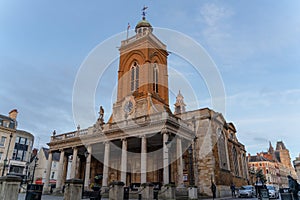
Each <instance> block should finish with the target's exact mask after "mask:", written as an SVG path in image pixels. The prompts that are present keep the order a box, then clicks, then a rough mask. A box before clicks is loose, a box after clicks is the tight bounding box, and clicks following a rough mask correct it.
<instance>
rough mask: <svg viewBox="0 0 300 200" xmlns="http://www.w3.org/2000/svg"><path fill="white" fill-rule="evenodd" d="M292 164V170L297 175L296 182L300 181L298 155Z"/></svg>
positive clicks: (299, 160)
mask: <svg viewBox="0 0 300 200" xmlns="http://www.w3.org/2000/svg"><path fill="white" fill-rule="evenodd" d="M293 164H294V168H295V170H296V173H297V177H298V181H300V154H299V156H298V157H296V159H295V160H294V161H293Z"/></svg>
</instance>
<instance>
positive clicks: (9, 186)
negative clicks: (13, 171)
mask: <svg viewBox="0 0 300 200" xmlns="http://www.w3.org/2000/svg"><path fill="white" fill-rule="evenodd" d="M21 181H22V178H21V177H19V176H10V175H9V176H3V177H0V199H9V200H18V195H19V186H20V183H21Z"/></svg>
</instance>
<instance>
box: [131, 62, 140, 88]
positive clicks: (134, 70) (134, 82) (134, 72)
mask: <svg viewBox="0 0 300 200" xmlns="http://www.w3.org/2000/svg"><path fill="white" fill-rule="evenodd" d="M130 71H131V92H134V91H135V90H137V89H138V88H139V65H138V63H137V62H136V61H135V62H133V64H132V67H131V69H130Z"/></svg>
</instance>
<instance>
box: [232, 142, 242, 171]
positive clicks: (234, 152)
mask: <svg viewBox="0 0 300 200" xmlns="http://www.w3.org/2000/svg"><path fill="white" fill-rule="evenodd" d="M232 156H233V166H234V172H235V175H236V176H239V175H240V173H239V162H238V155H237V151H236V148H235V147H233V148H232Z"/></svg>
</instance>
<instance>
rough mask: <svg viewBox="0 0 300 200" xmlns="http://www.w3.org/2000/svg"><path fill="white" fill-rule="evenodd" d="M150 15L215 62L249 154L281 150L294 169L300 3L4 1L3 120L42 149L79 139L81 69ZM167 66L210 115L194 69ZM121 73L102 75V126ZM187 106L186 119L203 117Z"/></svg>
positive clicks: (0, 9)
mask: <svg viewBox="0 0 300 200" xmlns="http://www.w3.org/2000/svg"><path fill="white" fill-rule="evenodd" d="M144 5H147V6H148V7H149V8H148V10H147V19H148V21H150V23H151V24H152V26H154V27H162V28H168V29H172V30H176V31H179V32H182V33H184V34H186V35H188V36H190V37H191V38H193V39H194V40H195V41H196V42H198V43H199V44H201V45H202V46H203V48H204V49H205V50H206V51H207V53H208V54H209V55H210V57H211V58H212V59H213V60H214V62H215V64H216V66H217V67H218V69H219V72H220V74H221V76H222V79H223V82H224V87H225V89H226V113H224V115H225V117H226V119H227V121H232V122H233V123H234V124H235V126H236V128H237V131H238V138H239V140H240V141H241V142H242V143H244V144H245V145H246V149H247V151H248V152H249V153H251V154H254V153H256V152H258V151H262V150H266V148H267V147H268V142H269V141H271V142H272V143H273V145H274V146H275V145H276V141H278V140H283V141H284V142H285V144H286V146H287V147H288V148H289V149H290V152H291V157H292V159H294V158H295V157H296V156H298V155H299V152H300V149H299V141H300V134H299V130H300V123H299V119H300V112H299V111H300V83H299V75H300V37H299V35H300V14H299V10H300V2H299V1H287V2H283V1H271V0H269V1H255V0H254V1H247V2H246V1H211V0H210V1H199V0H190V1H188V2H187V1H180V0H172V1H168V0H166V1H150V0H147V1H146V0H144V1H142V0H133V1H130V3H129V1H116V0H114V1H78V0H77V1H67V0H66V1H58V0H54V1H32V0H27V1H8V0H6V1H1V2H0V87H1V90H0V98H1V103H0V112H1V113H2V114H6V113H8V112H9V111H10V110H11V109H13V108H17V109H18V110H19V116H18V121H19V128H20V129H24V130H27V131H29V132H32V133H33V134H34V135H35V137H36V141H35V145H36V146H42V145H45V143H47V142H49V140H50V135H51V133H52V131H53V130H54V129H55V130H56V131H57V132H58V133H63V132H67V131H72V130H74V129H75V128H76V126H77V125H75V124H74V122H73V114H72V91H73V84H74V82H75V78H76V74H77V72H78V70H79V68H80V65H81V64H82V62H83V61H84V59H85V58H86V57H87V55H88V54H89V52H90V51H91V50H92V49H94V48H95V47H96V46H97V45H98V44H99V43H101V42H103V41H104V40H106V39H107V38H109V37H111V36H113V35H115V34H118V33H120V32H122V31H125V30H126V28H127V24H128V22H129V23H130V24H131V28H134V26H135V25H136V23H137V22H138V21H139V20H140V19H141V8H142V7H143V6H144ZM131 32H132V31H131ZM168 62H169V65H170V67H172V68H174V69H176V70H178V71H180V72H181V73H182V74H183V75H184V76H185V77H186V78H187V79H188V80H190V83H191V85H193V87H194V88H195V90H196V91H197V98H198V102H197V104H198V105H200V107H210V106H211V105H210V96H209V93H208V91H207V89H206V86H205V83H204V82H203V80H202V79H201V77H199V76H196V75H195V74H194V73H192V69H191V68H190V66H189V65H188V63H186V62H185V61H184V60H183V59H180V58H178V57H176V56H174V55H170V57H169V61H168ZM117 65H118V62H117V60H116V61H114V62H113V63H112V64H111V67H110V68H109V69H108V70H107V71H106V73H105V74H107V76H106V77H103V79H101V80H100V82H99V85H98V88H97V93H96V97H95V102H96V103H95V105H96V106H95V113H96V112H97V111H98V106H99V105H100V104H101V105H104V107H105V110H106V115H105V117H106V119H107V118H108V117H109V113H110V111H111V103H112V101H113V100H112V99H111V98H107V95H109V92H110V91H111V89H112V87H113V86H112V85H114V84H107V83H108V82H109V83H115V82H116V77H117V72H116V70H117ZM114 77H115V78H114ZM174 80H176V78H175V79H172V78H170V82H171V83H170V84H172V81H174ZM179 89H181V88H180V87H179V86H178V88H174V91H177V90H179ZM181 92H182V94H183V95H184V94H185V93H187V92H185V91H184V90H182V89H181ZM186 100H187V105H188V106H187V109H188V110H193V109H196V108H197V107H196V104H195V102H189V97H187V96H186ZM173 102H174V95H173V94H171V99H170V105H172V104H173ZM172 109H173V108H172Z"/></svg>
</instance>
